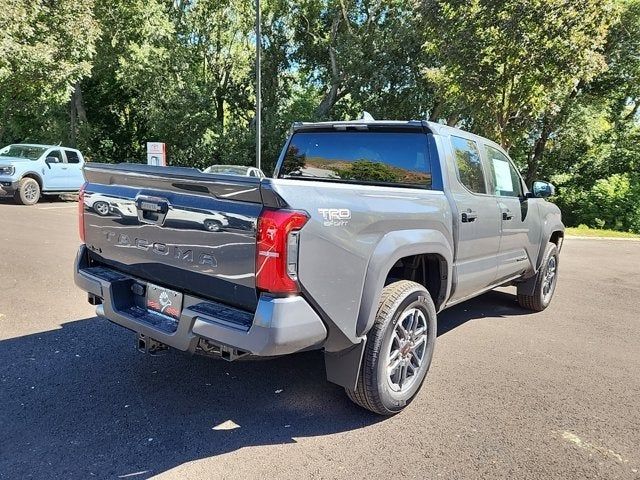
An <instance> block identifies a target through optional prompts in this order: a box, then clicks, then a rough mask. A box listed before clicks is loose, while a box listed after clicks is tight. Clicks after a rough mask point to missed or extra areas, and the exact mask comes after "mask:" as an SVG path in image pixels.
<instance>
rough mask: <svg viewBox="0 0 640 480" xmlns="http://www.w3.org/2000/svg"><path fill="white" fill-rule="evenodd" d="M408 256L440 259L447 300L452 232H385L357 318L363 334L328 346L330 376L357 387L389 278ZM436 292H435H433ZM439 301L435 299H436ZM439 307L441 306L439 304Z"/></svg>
mask: <svg viewBox="0 0 640 480" xmlns="http://www.w3.org/2000/svg"><path fill="white" fill-rule="evenodd" d="M407 258H426V259H431V261H436V260H437V262H438V265H439V266H440V268H441V271H440V274H439V275H440V277H441V285H444V286H443V287H442V292H443V293H441V292H440V291H439V292H438V293H437V294H436V295H437V297H438V298H439V299H440V298H442V300H441V301H440V304H444V302H445V301H446V299H447V298H448V296H449V293H450V291H451V266H452V263H453V250H452V247H451V236H450V234H448V233H447V234H446V235H445V233H443V232H442V231H440V230H398V231H394V232H390V233H388V234H387V235H385V236H384V237H383V238H382V240H381V241H380V242H379V243H378V245H377V246H376V248H375V250H374V252H373V254H372V256H371V258H370V259H369V264H368V267H367V271H366V275H365V282H364V288H363V290H362V297H361V300H360V306H359V311H358V317H357V322H356V333H357V335H358V336H360V337H361V338H362V340H361V341H360V343H357V344H355V345H353V346H351V347H349V348H347V349H345V350H342V351H338V352H329V351H326V350H325V353H324V359H325V368H326V373H327V380H329V381H330V382H333V383H335V384H338V385H341V386H343V387H346V388H350V389H354V388H355V387H356V384H357V382H358V376H359V374H360V365H361V363H362V356H363V354H364V349H365V346H366V341H367V340H366V333H367V332H368V331H369V330H370V329H371V327H372V326H373V323H374V321H375V316H376V312H377V307H378V303H379V301H380V296H381V295H382V289H383V288H384V286H385V284H386V282H387V281H388V279H389V274H390V273H391V271H392V269H393V267H394V265H396V264H397V263H398V261H400V260H402V259H407ZM430 293H431V294H432V295H433V293H432V292H430ZM434 303H435V302H434ZM436 308H437V307H436Z"/></svg>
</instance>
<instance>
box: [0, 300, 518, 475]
mask: <svg viewBox="0 0 640 480" xmlns="http://www.w3.org/2000/svg"><path fill="white" fill-rule="evenodd" d="M506 297H510V298H511V300H513V295H507V294H504V293H500V292H494V293H491V294H489V296H484V297H482V298H481V299H478V300H475V301H472V302H467V303H465V304H462V305H459V306H457V307H454V308H452V309H450V310H447V311H446V312H444V313H442V314H441V316H440V332H439V333H440V334H443V333H446V332H449V331H451V330H452V329H454V328H456V327H457V326H459V325H461V324H463V323H465V322H466V321H469V320H473V319H478V318H482V317H483V316H484V315H483V314H482V313H481V312H482V310H483V309H484V310H485V311H487V312H491V313H492V315H494V314H495V313H496V309H498V310H500V308H501V305H502V304H507V305H508V300H507V298H506ZM502 313H503V314H505V315H506V314H508V315H514V314H518V313H524V311H523V310H520V309H518V308H517V307H512V306H509V305H508V306H507V307H505V311H504V312H502ZM499 314H500V313H499ZM382 420H383V418H381V417H378V416H376V415H373V414H371V413H369V412H366V411H364V410H362V409H360V408H358V407H356V406H355V405H353V404H352V403H351V402H350V401H349V400H348V399H347V398H346V396H345V395H344V392H343V390H342V388H340V387H338V386H336V385H333V384H330V383H328V382H326V380H325V377H324V362H323V359H322V354H321V353H319V352H308V353H302V354H298V355H294V356H290V357H286V358H280V359H274V360H268V361H252V362H249V361H244V362H242V361H241V362H235V363H232V364H230V363H226V362H224V361H222V360H214V359H209V358H202V357H189V356H187V355H183V354H180V353H177V352H169V353H167V354H166V355H163V356H159V357H152V356H145V355H141V354H139V353H137V352H136V351H135V350H134V338H133V334H131V333H129V332H126V331H124V330H122V329H121V328H120V327H116V326H115V325H112V324H110V323H109V322H108V321H106V320H103V319H99V318H89V319H85V320H79V321H72V322H69V323H64V324H63V325H62V326H61V328H60V329H58V330H52V331H48V332H43V333H37V334H33V335H29V336H24V337H18V338H13V339H8V340H4V341H1V342H0V432H1V435H2V439H1V440H0V478H27V477H33V478H117V477H124V478H134V479H137V478H148V477H150V476H153V475H157V474H159V473H162V472H165V471H167V470H170V469H172V468H174V467H177V466H179V465H181V464H184V463H186V462H189V461H193V460H197V459H201V458H207V457H215V456H217V455H220V454H224V453H227V452H233V451H235V450H238V449H240V448H242V447H247V446H253V445H273V444H286V443H294V442H296V440H295V439H296V438H298V437H314V436H320V435H326V434H332V433H337V432H343V431H348V430H354V429H358V428H363V427H366V426H368V425H372V424H374V423H376V422H379V421H382ZM215 473H217V474H221V473H225V472H221V471H217V472H215ZM226 473H230V472H226ZM271 473H272V474H273V475H275V476H277V471H274V472H271ZM266 474H267V472H265V475H266Z"/></svg>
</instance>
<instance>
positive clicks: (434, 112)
mask: <svg viewBox="0 0 640 480" xmlns="http://www.w3.org/2000/svg"><path fill="white" fill-rule="evenodd" d="M442 106H443V105H442V102H436V104H435V105H434V106H433V108H432V109H431V112H430V114H429V121H430V122H437V121H438V119H439V118H440V114H441V113H442Z"/></svg>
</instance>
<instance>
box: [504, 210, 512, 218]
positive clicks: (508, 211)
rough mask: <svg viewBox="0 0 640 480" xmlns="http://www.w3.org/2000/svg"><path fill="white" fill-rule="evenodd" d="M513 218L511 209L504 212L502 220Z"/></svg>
mask: <svg viewBox="0 0 640 480" xmlns="http://www.w3.org/2000/svg"><path fill="white" fill-rule="evenodd" d="M512 218H513V215H512V214H511V211H510V210H507V211H506V212H502V220H511V219H512Z"/></svg>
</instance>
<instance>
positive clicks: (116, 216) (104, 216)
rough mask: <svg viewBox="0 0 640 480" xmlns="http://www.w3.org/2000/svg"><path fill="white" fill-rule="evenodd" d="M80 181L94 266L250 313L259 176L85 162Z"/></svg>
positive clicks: (253, 301)
mask: <svg viewBox="0 0 640 480" xmlns="http://www.w3.org/2000/svg"><path fill="white" fill-rule="evenodd" d="M85 178H86V180H87V185H86V187H85V193H84V213H83V215H84V230H85V242H86V245H87V248H88V250H89V252H90V253H89V255H90V257H91V259H92V261H93V262H96V263H97V264H104V265H107V266H109V267H111V268H114V269H116V270H118V269H121V270H123V271H126V272H127V273H128V274H130V275H133V276H135V277H139V278H141V279H143V280H146V281H148V282H152V283H158V284H160V285H163V286H166V287H171V288H174V289H176V290H179V291H183V292H191V293H197V294H198V295H200V296H202V297H206V298H210V299H212V300H219V301H223V302H224V303H227V304H230V305H234V306H236V307H238V308H242V309H245V310H253V309H254V308H255V306H256V303H257V294H256V288H255V253H256V223H257V219H258V216H259V215H260V212H261V210H262V208H263V199H262V196H263V195H262V192H261V188H260V180H259V179H257V178H251V177H231V176H226V175H212V174H204V173H201V172H199V171H198V170H195V169H188V168H177V167H154V166H147V165H104V164H87V166H86V167H85Z"/></svg>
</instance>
